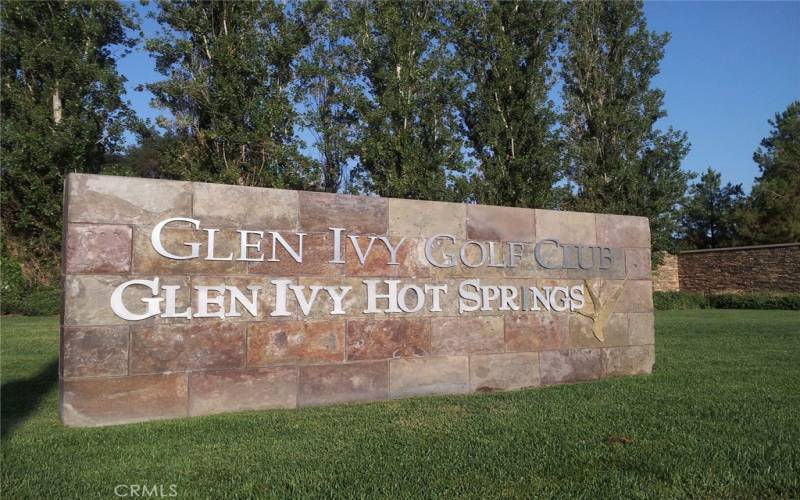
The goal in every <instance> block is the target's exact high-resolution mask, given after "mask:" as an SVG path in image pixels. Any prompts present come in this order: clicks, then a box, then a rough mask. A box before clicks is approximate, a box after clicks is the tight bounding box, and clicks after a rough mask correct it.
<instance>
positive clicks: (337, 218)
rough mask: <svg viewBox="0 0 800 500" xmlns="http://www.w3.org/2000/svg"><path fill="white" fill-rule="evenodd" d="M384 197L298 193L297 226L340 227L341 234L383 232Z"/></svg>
mask: <svg viewBox="0 0 800 500" xmlns="http://www.w3.org/2000/svg"><path fill="white" fill-rule="evenodd" d="M387 206H388V202H387V200H386V198H378V197H370V196H348V195H333V194H329V193H313V192H309V191H303V192H301V193H300V228H301V229H302V230H304V231H318V232H325V231H329V230H330V228H332V227H337V228H343V229H345V230H346V231H345V232H344V234H352V233H357V234H378V235H383V234H386V231H387V212H388V209H387Z"/></svg>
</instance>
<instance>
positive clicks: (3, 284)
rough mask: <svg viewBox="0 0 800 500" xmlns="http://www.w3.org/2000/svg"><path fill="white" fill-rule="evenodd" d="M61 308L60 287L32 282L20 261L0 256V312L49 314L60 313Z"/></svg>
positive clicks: (33, 314) (30, 314)
mask: <svg viewBox="0 0 800 500" xmlns="http://www.w3.org/2000/svg"><path fill="white" fill-rule="evenodd" d="M60 308H61V292H60V291H59V290H58V288H53V287H44V286H40V285H36V284H33V283H31V282H30V281H29V280H27V279H26V278H25V275H23V274H22V269H21V268H20V265H19V263H17V262H15V261H14V260H13V259H11V258H9V257H3V258H0V313H2V314H24V315H25V316H49V315H53V314H58V313H59V311H60Z"/></svg>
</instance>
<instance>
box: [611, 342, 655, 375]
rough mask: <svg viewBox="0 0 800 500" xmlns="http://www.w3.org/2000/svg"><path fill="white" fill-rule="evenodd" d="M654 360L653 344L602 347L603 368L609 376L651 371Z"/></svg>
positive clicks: (639, 373)
mask: <svg viewBox="0 0 800 500" xmlns="http://www.w3.org/2000/svg"><path fill="white" fill-rule="evenodd" d="M654 362H655V346H653V345H638V346H628V347H610V348H607V349H603V369H604V371H605V374H606V376H609V377H615V376H624V375H641V374H645V373H652V371H653V363H654Z"/></svg>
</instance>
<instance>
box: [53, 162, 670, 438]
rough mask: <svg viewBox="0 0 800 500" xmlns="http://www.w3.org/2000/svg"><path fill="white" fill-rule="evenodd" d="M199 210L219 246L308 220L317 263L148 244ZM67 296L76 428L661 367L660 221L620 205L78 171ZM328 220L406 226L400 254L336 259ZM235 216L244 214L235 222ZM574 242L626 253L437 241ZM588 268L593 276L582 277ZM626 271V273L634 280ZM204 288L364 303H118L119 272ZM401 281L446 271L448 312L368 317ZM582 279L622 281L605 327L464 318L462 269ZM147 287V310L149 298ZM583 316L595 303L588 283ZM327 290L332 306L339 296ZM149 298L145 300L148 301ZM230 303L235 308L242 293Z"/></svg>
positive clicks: (523, 317) (440, 276)
mask: <svg viewBox="0 0 800 500" xmlns="http://www.w3.org/2000/svg"><path fill="white" fill-rule="evenodd" d="M181 216H182V217H192V218H195V219H198V220H200V221H201V222H202V225H203V226H204V227H214V228H221V229H223V230H222V231H221V232H220V233H219V234H217V247H218V248H219V254H221V255H224V254H227V253H228V252H231V251H234V252H235V251H236V250H237V248H238V247H237V245H238V242H237V241H236V238H235V237H236V236H238V235H237V234H236V233H235V232H234V231H233V229H243V228H246V229H254V230H263V231H266V230H285V231H303V232H305V233H307V236H306V244H305V255H304V262H303V263H302V264H298V263H296V262H294V261H292V260H287V259H286V258H284V259H283V260H282V261H281V262H241V261H232V262H231V261H214V262H209V261H203V260H185V261H176V260H170V259H166V258H164V257H162V256H160V255H158V254H157V253H156V252H155V251H154V250H153V248H152V245H151V244H150V239H149V238H150V233H151V231H152V229H153V226H154V225H155V224H156V223H157V222H159V221H161V220H164V219H165V218H170V217H181ZM65 220H66V224H65V239H64V241H65V244H64V251H65V255H64V269H63V285H64V310H63V315H62V331H61V360H60V361H61V362H60V385H61V405H60V408H61V418H62V420H63V421H64V422H65V423H66V424H68V425H105V424H114V423H124V422H134V421H142V420H150V419H157V418H172V417H183V416H192V415H205V414H211V413H219V412H225V411H237V410H246V409H263V408H295V407H300V406H309V405H321V404H332V403H347V402H356V401H371V400H383V399H390V398H399V397H406V396H416V395H423V394H463V393H469V392H481V391H489V390H502V389H516V388H522V387H535V386H543V385H551V384H560V383H565V382H576V381H586V380H595V379H599V378H602V377H606V376H614V375H629V374H640V373H649V372H650V371H651V369H652V366H653V362H654V347H653V344H654V331H653V306H652V294H651V281H650V249H649V245H650V236H649V228H648V224H647V220H646V219H643V218H638V217H623V216H615V215H602V214H597V215H595V214H589V213H573V212H554V211H547V210H528V209H517V208H500V207H491V206H478V205H464V204H449V203H436V202H424V201H408V200H396V199H385V198H375V197H356V196H345V195H331V194H322V193H311V192H296V191H283V190H273V189H259V188H249V187H238V186H224V185H212V184H203V183H190V182H176V181H161V180H146V179H134V178H123V177H105V176H93V175H77V174H73V175H70V176H69V178H68V181H67V189H66V210H65ZM330 227H343V228H346V229H347V231H348V233H359V234H365V235H388V236H389V237H400V236H405V237H406V238H407V239H408V243H407V244H404V246H403V247H402V248H401V251H400V257H399V261H400V265H398V266H387V265H386V264H387V261H388V252H387V251H386V250H385V249H384V248H383V247H382V246H381V247H379V246H377V245H376V246H375V248H374V250H373V252H372V253H371V254H370V257H369V258H368V259H367V261H366V262H365V264H364V265H363V266H362V265H360V264H359V262H358V260H357V259H356V258H355V255H354V254H353V253H352V248H351V247H348V251H347V255H346V260H347V262H346V264H331V263H329V262H328V261H329V260H331V255H330V252H331V249H330V248H331V244H330V241H329V238H330V233H329V232H328V228H330ZM224 228H231V231H229V232H226V231H225V229H224ZM439 233H449V234H454V235H456V236H457V237H458V238H459V240H468V239H476V240H483V241H489V240H491V241H519V242H534V241H538V240H541V239H545V238H557V239H559V240H561V241H562V242H568V243H576V244H578V243H580V244H587V245H595V244H599V245H604V246H610V247H612V248H613V249H614V254H615V256H616V265H615V266H613V267H612V268H611V269H608V270H605V271H597V272H595V273H594V274H593V275H587V274H585V272H584V271H581V272H578V271H548V270H546V269H541V268H539V267H538V266H537V265H536V264H535V262H534V260H533V259H532V258H531V256H530V254H529V253H526V256H525V258H524V259H523V262H522V264H521V265H520V267H518V268H516V269H513V270H512V269H502V268H493V267H483V268H477V269H469V268H463V267H460V266H457V267H455V268H449V269H443V268H436V267H433V266H431V265H430V264H429V263H428V262H427V261H426V260H425V257H424V253H423V251H422V244H423V242H424V240H425V238H426V237H431V236H433V235H435V234H439ZM205 234H206V233H205V232H203V231H195V230H193V229H191V228H190V227H186V228H178V229H172V230H170V231H166V232H165V233H164V239H165V246H166V247H168V248H172V249H176V251H177V249H183V250H186V247H183V246H182V245H183V243H184V242H186V241H204V240H203V237H204V235H205ZM582 273H583V274H582ZM626 275H627V278H628V279H627V281H623V279H624V278H625V276H626ZM156 276H158V277H159V278H160V280H161V284H162V285H163V284H174V285H180V286H181V288H180V289H179V291H178V297H177V299H178V306H179V308H185V307H187V306H189V305H190V301H191V295H190V293H189V292H190V290H191V289H190V287H191V286H193V285H198V284H204V283H220V282H224V283H227V284H233V285H238V286H240V287H242V289H244V288H245V287H246V286H247V285H248V284H258V285H263V284H265V283H269V280H272V279H276V278H281V277H283V278H288V279H291V280H293V282H295V283H297V284H301V285H303V284H305V285H308V284H316V283H319V284H349V285H352V286H353V287H354V289H353V292H352V293H351V294H350V295H349V296H348V298H347V299H346V303H347V306H348V311H349V312H348V314H347V315H346V316H330V315H328V314H327V311H328V309H329V308H330V306H331V303H330V299H328V298H327V297H323V296H322V295H320V296H319V298H318V302H320V303H319V304H317V306H315V307H314V308H312V310H311V312H310V314H309V316H308V317H304V316H303V315H302V314H301V313H300V312H299V308H298V307H297V304H293V306H292V307H293V315H292V316H291V317H288V318H274V317H270V316H269V314H268V313H269V312H270V311H271V310H272V309H271V305H272V306H274V297H272V296H271V295H270V294H267V293H265V294H263V296H261V297H260V299H259V300H260V301H261V306H262V307H260V308H259V316H258V317H252V316H249V315H248V313H247V311H243V312H242V317H240V318H226V319H225V320H219V319H205V318H193V319H191V320H185V319H168V320H167V319H162V318H158V317H156V318H151V319H148V320H143V321H136V322H128V321H125V320H123V319H121V318H119V317H117V316H116V315H115V314H114V313H113V312H112V311H111V309H110V306H109V298H110V296H111V293H112V291H113V290H114V288H115V287H116V286H118V285H119V284H121V283H123V282H125V281H127V280H131V279H152V278H153V277H156ZM365 277H391V278H397V279H402V280H404V281H406V280H407V281H408V282H413V283H417V284H424V283H448V284H449V286H451V287H453V288H454V290H451V291H450V293H448V294H447V295H446V296H444V297H443V303H442V309H443V310H442V312H437V313H431V312H426V311H425V309H423V311H421V312H419V313H404V314H389V315H381V316H375V315H366V314H363V310H364V308H365V304H364V303H363V301H364V296H365V294H364V293H361V289H362V288H363V286H364V285H363V283H362V280H363V279H365ZM466 278H480V279H481V282H482V284H511V285H526V286H534V285H538V286H547V285H551V286H552V285H559V284H563V285H566V286H570V285H575V284H580V283H582V282H583V278H587V279H589V284H590V285H591V286H592V287H593V288H595V289H597V290H599V291H600V295H601V298H602V297H607V296H609V295H610V294H611V293H612V291H613V290H614V289H616V287H618V286H622V285H623V284H624V290H623V292H622V295H621V298H620V299H619V300H618V301H617V302H616V306H615V308H614V313H613V314H612V315H611V317H610V320H609V321H608V323H607V325H606V327H605V342H600V341H598V340H597V339H596V338H595V337H594V335H593V334H592V323H591V320H589V319H588V318H586V317H584V316H580V315H578V314H576V313H570V312H562V313H548V312H511V313H508V312H506V313H504V312H502V311H497V310H495V311H490V312H481V311H478V312H476V313H465V314H463V315H459V314H458V311H457V306H456V301H457V297H458V294H457V293H456V291H457V287H458V283H459V282H460V281H461V280H463V279H466ZM142 297H143V295H140V296H137V295H136V293H134V292H133V291H131V292H130V293H129V294H128V296H127V299H126V300H127V301H129V302H131V301H132V302H131V305H130V307H131V309H133V308H137V307H138V309H142V307H143V305H142V303H141V302H139V301H138V299H140V298H142ZM586 299H587V305H586V309H585V310H584V311H585V312H591V311H592V307H593V304H592V301H591V300H590V298H589V295H588V293H587V295H586ZM326 300H327V302H326ZM137 302H138V306H137V305H136V303H137ZM226 307H227V305H226Z"/></svg>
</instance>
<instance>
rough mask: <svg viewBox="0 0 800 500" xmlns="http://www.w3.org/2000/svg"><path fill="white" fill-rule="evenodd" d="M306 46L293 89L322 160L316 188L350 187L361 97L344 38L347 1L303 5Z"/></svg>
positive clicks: (335, 190) (347, 42) (303, 118)
mask: <svg viewBox="0 0 800 500" xmlns="http://www.w3.org/2000/svg"><path fill="white" fill-rule="evenodd" d="M305 15H306V16H307V19H308V22H307V24H308V26H309V29H310V32H311V36H310V45H309V47H308V48H307V49H306V50H305V51H304V53H303V54H302V58H301V60H300V64H299V66H298V71H297V74H298V80H299V82H298V85H297V88H296V91H297V93H298V95H299V96H300V100H302V102H303V108H304V112H303V114H302V123H303V125H304V126H305V127H306V128H307V129H309V130H310V131H311V132H312V133H313V135H314V144H313V146H314V148H315V149H316V150H317V155H318V157H319V160H320V164H321V165H320V167H321V168H320V170H321V179H320V185H319V186H318V187H319V188H320V189H321V190H323V191H327V192H331V193H334V192H337V191H339V190H340V189H343V190H348V188H349V187H350V186H351V185H352V183H351V182H350V179H349V176H348V174H349V168H348V167H349V166H348V163H349V162H351V161H352V160H353V159H354V157H355V155H356V153H357V151H356V146H355V138H356V131H357V128H356V125H357V123H358V119H359V116H358V112H357V110H356V101H357V100H358V98H359V97H360V96H361V95H362V92H361V89H360V87H359V86H358V84H357V81H356V77H357V74H358V68H357V61H356V60H355V58H354V54H353V50H352V43H351V40H349V39H348V38H347V31H346V28H347V15H348V8H347V4H346V3H328V2H325V1H322V0H315V1H313V2H309V3H308V4H306V12H305Z"/></svg>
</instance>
